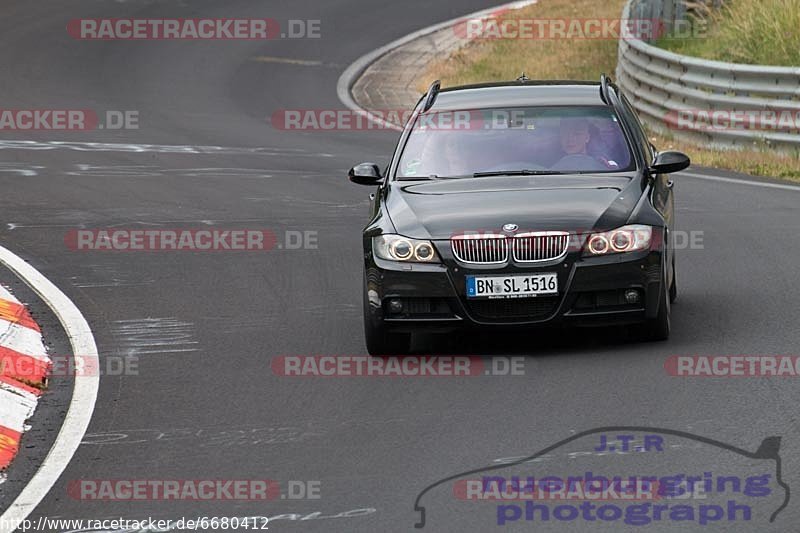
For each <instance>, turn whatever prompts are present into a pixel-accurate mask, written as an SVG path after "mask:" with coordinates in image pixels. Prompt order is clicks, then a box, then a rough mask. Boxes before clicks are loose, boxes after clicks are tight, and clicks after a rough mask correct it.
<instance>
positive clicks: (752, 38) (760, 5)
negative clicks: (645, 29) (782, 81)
mask: <svg viewBox="0 0 800 533" xmlns="http://www.w3.org/2000/svg"><path fill="white" fill-rule="evenodd" d="M694 22H695V23H696V24H699V25H700V27H702V21H701V20H699V19H695V20H694ZM707 26H708V27H707V28H706V30H707V31H705V32H700V33H699V36H698V37H694V38H673V37H670V36H668V37H665V38H663V39H661V40H660V41H659V42H658V43H657V44H658V46H660V47H662V48H664V49H666V50H670V51H672V52H676V53H678V54H684V55H690V56H695V57H701V58H705V59H713V60H717V61H726V62H730V63H746V64H753V65H778V66H800V0H727V1H726V3H725V4H724V5H723V7H722V8H721V9H719V10H717V11H711V14H710V15H709V18H708V25H707Z"/></svg>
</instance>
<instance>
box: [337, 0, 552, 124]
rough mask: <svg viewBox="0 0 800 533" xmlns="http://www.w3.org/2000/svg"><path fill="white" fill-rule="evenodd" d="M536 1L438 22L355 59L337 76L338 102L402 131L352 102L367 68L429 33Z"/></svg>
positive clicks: (377, 121)
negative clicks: (354, 90)
mask: <svg viewBox="0 0 800 533" xmlns="http://www.w3.org/2000/svg"><path fill="white" fill-rule="evenodd" d="M537 1H538V0H520V1H517V2H509V3H508V4H501V5H499V6H495V7H490V8H489V9H483V10H481V11H476V12H475V13H470V14H469V15H464V16H463V17H457V18H454V19H451V20H447V21H445V22H440V23H439V24H434V25H433V26H428V27H427V28H423V29H421V30H418V31H415V32H414V33H409V34H408V35H406V36H405V37H401V38H399V39H397V40H396V41H392V42H390V43H389V44H387V45H384V46H381V47H380V48H377V49H375V50H373V51H372V52H369V53H367V54H364V55H363V56H361V57H359V58H358V59H356V60H355V61H354V62H353V63H352V64H351V65H350V66H349V67H347V68H346V69H345V71H344V72H342V75H341V76H339V81H338V82H337V84H336V94H337V95H338V96H339V100H341V102H342V103H343V104H344V105H345V106H346V107H347V108H349V109H352V110H353V111H355V112H356V113H360V114H362V115H364V116H365V117H367V118H368V119H369V120H371V121H372V122H374V123H375V124H378V125H379V126H381V127H383V128H388V129H393V130H397V131H402V130H403V128H400V127H398V126H396V125H394V124H392V123H391V122H386V121H385V120H383V119H382V118H380V117H378V116H376V115H374V114H372V113H370V112H369V111H368V110H366V109H364V108H363V107H361V106H360V105H358V103H356V101H355V100H353V96H352V95H351V94H350V88H351V87H352V86H353V84H354V83H355V82H356V80H357V79H358V77H359V76H361V74H362V73H363V72H364V71H365V70H366V69H367V67H369V66H370V65H371V64H372V63H374V62H375V61H376V60H377V59H378V58H380V57H381V56H384V55H386V54H387V53H389V52H391V51H392V50H394V49H396V48H399V47H400V46H403V45H404V44H407V43H409V42H411V41H413V40H414V39H418V38H419V37H424V36H425V35H430V34H431V33H434V32H437V31H439V30H442V29H444V28H447V27H448V26H454V25H455V24H457V23H458V22H462V21H464V20H466V19H476V18H483V17H486V16H488V15H490V14H491V13H494V12H496V11H499V10H502V9H520V8H522V7H525V6H528V5H531V4H535V3H536V2H537Z"/></svg>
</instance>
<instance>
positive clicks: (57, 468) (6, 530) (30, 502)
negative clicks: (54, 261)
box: [0, 246, 100, 533]
mask: <svg viewBox="0 0 800 533" xmlns="http://www.w3.org/2000/svg"><path fill="white" fill-rule="evenodd" d="M0 263H3V264H4V265H5V266H6V267H7V268H8V269H9V270H11V271H12V272H14V273H15V274H16V275H17V276H19V278H20V279H22V280H23V281H24V282H25V283H26V284H27V285H28V286H29V287H30V288H31V289H33V291H34V292H35V293H36V294H38V295H39V297H40V298H41V299H42V300H43V301H44V302H45V303H46V304H47V305H48V307H50V309H51V310H52V311H53V313H54V314H55V315H56V317H57V318H58V320H59V322H61V325H62V326H63V328H64V331H65V332H66V334H67V337H68V338H69V342H70V345H71V346H72V352H73V353H74V354H77V355H81V356H83V357H85V358H87V359H89V361H87V364H92V363H94V364H95V365H98V355H97V345H96V344H95V341H94V336H93V335H92V330H91V328H90V327H89V324H88V322H86V319H85V318H84V317H83V315H82V314H81V312H80V311H79V310H78V308H77V307H76V306H75V304H74V303H72V301H71V300H70V299H69V298H68V297H67V296H66V295H65V294H64V293H63V292H61V290H59V288H58V287H56V286H55V285H53V283H52V282H51V281H50V280H48V279H47V278H46V277H44V276H43V275H42V274H41V273H40V272H39V271H38V270H36V269H35V268H33V267H32V266H31V265H29V264H28V263H26V262H25V260H23V259H22V258H20V257H18V256H17V255H15V254H14V253H12V252H11V251H9V250H8V249H6V248H4V247H2V246H0ZM99 386H100V378H99V376H75V386H74V388H73V391H72V401H71V402H70V405H69V411H67V416H66V417H64V422H63V423H62V425H61V430H60V431H59V433H58V437H56V441H55V443H53V446H52V447H51V448H50V452H49V453H48V454H47V457H45V459H44V461H43V462H42V464H41V466H40V467H39V470H38V471H37V472H36V474H34V476H33V478H32V479H31V480H30V482H29V483H28V484H27V485H26V486H25V488H24V489H23V490H22V492H21V493H20V495H19V496H18V497H17V499H16V500H15V501H14V502H13V503H12V504H11V506H10V507H9V508H8V509H7V510H6V512H5V513H3V514H2V515H0V533H12V532H13V531H14V530H15V529H17V526H19V524H20V523H22V521H23V520H24V519H26V518H27V517H28V516H29V515H30V514H31V512H33V510H34V509H35V508H36V506H37V505H39V503H40V502H41V501H42V500H43V499H44V497H45V496H46V495H47V493H48V492H49V491H50V489H51V488H52V487H53V485H54V484H55V482H56V481H57V480H58V478H59V477H60V476H61V474H62V473H63V472H64V470H65V469H66V468H67V465H68V464H69V462H70V460H72V457H73V455H75V451H76V450H77V449H78V446H79V445H80V443H81V440H82V439H83V435H84V434H85V433H86V429H87V428H88V427H89V422H90V421H91V419H92V413H93V412H94V406H95V402H96V401H97V391H98V389H99Z"/></svg>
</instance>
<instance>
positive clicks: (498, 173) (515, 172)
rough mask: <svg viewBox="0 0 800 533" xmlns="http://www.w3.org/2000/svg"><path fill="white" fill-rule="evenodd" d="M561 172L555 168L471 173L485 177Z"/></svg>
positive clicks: (544, 174)
mask: <svg viewBox="0 0 800 533" xmlns="http://www.w3.org/2000/svg"><path fill="white" fill-rule="evenodd" d="M557 174H563V172H559V171H557V170H528V169H522V170H495V171H492V172H476V173H475V174H473V175H472V177H473V178H486V177H490V176H547V175H557Z"/></svg>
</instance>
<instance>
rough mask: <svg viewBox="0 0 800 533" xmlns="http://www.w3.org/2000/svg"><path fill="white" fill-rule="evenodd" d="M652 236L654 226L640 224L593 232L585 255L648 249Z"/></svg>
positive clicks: (587, 243)
mask: <svg viewBox="0 0 800 533" xmlns="http://www.w3.org/2000/svg"><path fill="white" fill-rule="evenodd" d="M652 237H653V228H652V227H650V226H642V225H639V224H633V225H630V226H623V227H621V228H617V229H615V230H611V231H607V232H605V233H593V234H591V235H589V239H588V240H587V241H586V247H585V248H584V252H583V255H584V256H587V255H588V256H595V255H607V254H619V253H623V252H637V251H639V250H647V249H648V248H650V241H651V239H652Z"/></svg>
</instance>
